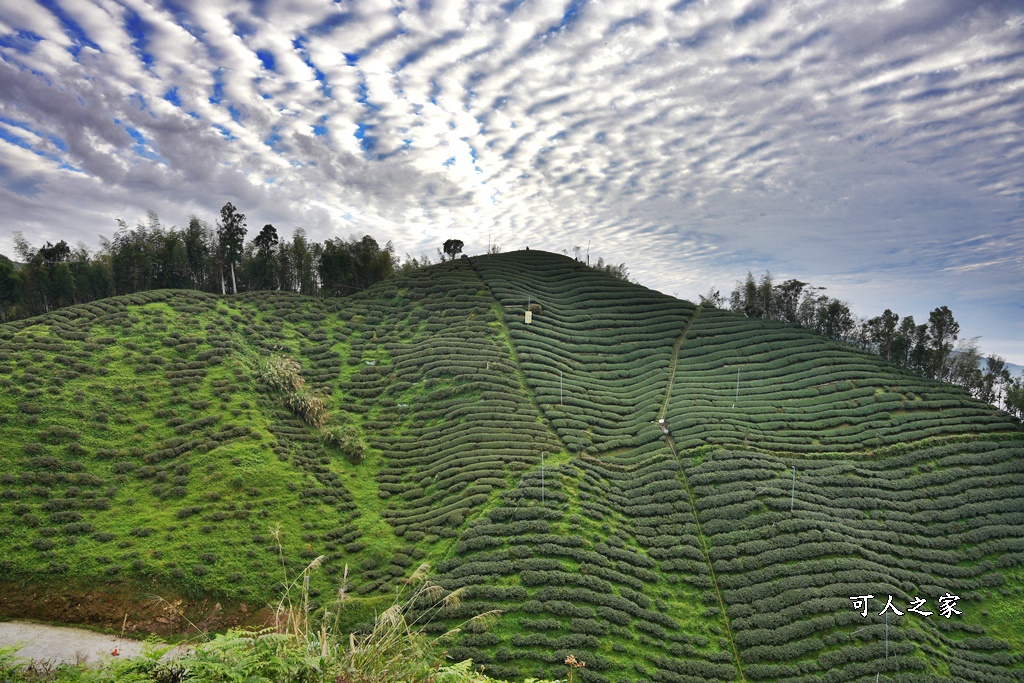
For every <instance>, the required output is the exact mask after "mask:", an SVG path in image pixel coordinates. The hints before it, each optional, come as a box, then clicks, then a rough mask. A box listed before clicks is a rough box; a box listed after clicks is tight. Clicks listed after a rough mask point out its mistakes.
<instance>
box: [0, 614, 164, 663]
mask: <svg viewBox="0 0 1024 683" xmlns="http://www.w3.org/2000/svg"><path fill="white" fill-rule="evenodd" d="M10 645H22V647H21V648H20V649H19V650H18V652H17V657H19V658H22V659H27V660H32V661H47V662H50V661H52V662H55V663H64V662H67V663H71V664H74V663H76V662H99V661H103V660H109V659H111V658H112V656H113V655H112V654H111V653H113V651H114V648H117V652H118V655H117V656H119V657H138V656H139V655H141V654H142V649H143V647H144V646H145V643H143V642H142V641H140V640H132V639H131V638H121V637H120V636H117V635H107V634H103V633H96V632H95V631H87V630H85V629H80V628H68V627H65V626H47V625H45V624H31V623H28V622H24V621H7V622H0V647H7V646H10Z"/></svg>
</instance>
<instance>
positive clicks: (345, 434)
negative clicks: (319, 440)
mask: <svg viewBox="0 0 1024 683" xmlns="http://www.w3.org/2000/svg"><path fill="white" fill-rule="evenodd" d="M323 440H324V443H325V444H327V445H330V446H334V447H335V448H337V449H338V450H339V451H341V453H342V455H344V456H345V459H346V460H348V461H349V462H350V463H352V464H353V465H358V464H359V463H361V462H362V461H363V457H364V456H365V454H366V444H365V442H364V441H363V438H362V434H360V432H359V429H358V428H357V427H355V426H354V425H342V426H333V425H332V426H330V427H327V428H326V429H324V431H323Z"/></svg>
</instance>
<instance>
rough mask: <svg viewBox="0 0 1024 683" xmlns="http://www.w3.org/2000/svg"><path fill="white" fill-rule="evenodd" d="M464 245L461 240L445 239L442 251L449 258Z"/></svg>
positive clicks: (457, 252)
mask: <svg viewBox="0 0 1024 683" xmlns="http://www.w3.org/2000/svg"><path fill="white" fill-rule="evenodd" d="M463 246H465V245H464V244H463V242H462V240H454V239H452V240H445V242H444V247H443V248H444V253H445V254H446V255H447V256H448V258H449V259H454V258H455V257H456V256H458V255H459V254H461V253H462V247H463Z"/></svg>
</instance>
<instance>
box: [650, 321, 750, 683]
mask: <svg viewBox="0 0 1024 683" xmlns="http://www.w3.org/2000/svg"><path fill="white" fill-rule="evenodd" d="M700 312H701V307H700V306H697V308H696V309H695V310H694V312H693V315H692V316H690V319H689V320H688V321H687V322H686V327H684V328H683V331H682V332H680V333H679V336H678V337H677V338H676V343H675V345H674V346H673V347H672V359H671V360H670V361H669V366H668V385H667V386H666V387H665V401H664V403H662V405H661V412H660V413H659V414H658V418H659V419H664V417H665V415H666V414H667V413H668V404H669V400H670V399H671V398H672V385H673V384H675V381H676V367H677V366H678V365H679V349H680V348H681V347H682V345H683V342H684V341H686V333H687V332H688V331H689V330H690V326H691V325H692V324H693V321H694V320H696V319H697V316H698V315H700ZM665 443H666V444H668V447H669V448H670V449H671V450H672V455H673V456H675V459H676V464H677V465H678V466H679V469H678V470H677V471H678V474H679V480H680V481H681V482H682V483H683V488H684V489H685V490H686V496H687V498H688V499H689V501H690V509H691V510H692V511H693V520H694V522H696V523H697V538H698V539H699V540H700V547H701V552H702V553H703V554H704V560H705V561H706V562H707V563H708V570H709V571H710V572H711V583H712V585H714V587H715V594H716V595H717V596H718V606H719V608H720V609H721V610H722V620H723V621H724V622H725V633H726V635H727V636H728V637H729V644H730V645H732V654H733V657H734V658H735V659H736V670H737V671H738V672H739V674H740V680H741V681H744V682H746V680H747V679H746V677H745V676H744V675H743V664H742V663H741V662H740V652H739V649H738V648H737V647H736V640H735V639H734V638H733V637H732V625H731V624H730V623H729V615H728V613H727V612H726V610H725V600H724V599H723V598H722V591H721V590H720V589H719V587H718V579H717V577H716V576H715V566H714V563H713V562H712V561H711V552H710V548H709V546H708V540H707V537H706V536H705V535H704V529H703V527H702V526H701V524H700V515H698V514H697V501H696V499H695V498H694V497H693V490H692V489H691V488H690V482H689V480H688V479H687V478H686V471H685V470H684V469H683V461H682V460H681V459H680V458H679V451H678V450H676V442H675V439H673V438H672V435H671V434H670V433H666V434H665Z"/></svg>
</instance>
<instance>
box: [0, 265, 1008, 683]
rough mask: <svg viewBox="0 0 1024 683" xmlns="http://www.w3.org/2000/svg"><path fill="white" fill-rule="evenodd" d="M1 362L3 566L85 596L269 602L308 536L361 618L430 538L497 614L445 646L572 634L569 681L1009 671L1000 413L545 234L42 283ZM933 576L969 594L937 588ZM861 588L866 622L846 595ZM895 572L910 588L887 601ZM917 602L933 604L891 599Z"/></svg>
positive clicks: (528, 670)
mask: <svg viewBox="0 0 1024 683" xmlns="http://www.w3.org/2000/svg"><path fill="white" fill-rule="evenodd" d="M528 310H529V311H530V312H531V318H532V320H530V321H529V322H527V320H526V313H527V311H528ZM275 356H277V357H280V358H291V359H293V360H294V361H296V362H297V363H298V364H299V367H300V368H301V376H302V378H303V379H304V380H305V383H306V388H307V389H310V390H312V392H313V394H314V396H315V395H317V394H318V395H320V396H321V397H322V398H323V400H324V401H325V407H326V412H325V414H324V415H323V416H322V421H323V422H324V424H323V426H320V423H319V422H318V421H317V420H310V419H301V417H300V415H301V410H299V409H298V408H295V409H294V410H293V409H291V408H289V405H295V404H294V403H293V404H289V403H288V401H287V400H286V396H285V395H284V394H282V393H281V391H280V390H279V389H276V388H274V387H275V386H276V385H274V384H273V383H270V382H268V380H266V379H261V377H264V376H265V373H266V372H267V371H266V366H265V364H266V361H267V359H269V358H272V357H275ZM737 370H738V371H739V382H738V385H737V378H736V375H737ZM0 390H2V391H0V443H3V444H4V446H5V448H4V449H3V451H2V452H0V465H2V469H0V495H2V499H3V504H2V506H0V551H2V555H3V558H2V562H3V565H2V568H3V569H4V573H5V574H6V575H7V576H8V577H9V578H10V580H14V581H17V582H18V585H20V586H28V587H30V588H31V589H32V590H36V589H38V588H39V587H47V588H50V589H52V590H54V591H58V592H59V591H63V592H64V593H66V594H67V595H68V596H72V597H73V596H78V597H79V598H81V600H80V602H85V603H87V604H89V605H90V606H91V607H92V608H94V609H92V611H91V612H90V614H91V615H92V616H91V617H88V618H92V619H100V620H102V618H104V612H103V607H102V604H101V603H100V602H99V600H98V599H96V600H92V601H91V602H90V596H95V595H99V594H100V593H101V592H102V591H107V592H108V593H109V592H110V591H115V592H119V593H121V594H125V593H128V594H135V595H138V596H140V597H139V602H140V604H141V603H142V602H143V599H142V597H141V596H143V595H145V594H151V593H159V594H162V595H167V596H169V597H171V598H173V597H174V596H176V595H178V596H183V597H185V598H186V599H189V598H190V597H191V598H194V599H199V598H202V597H209V598H210V599H212V600H219V601H222V602H223V604H224V605H225V606H226V607H227V609H228V610H229V611H230V610H231V609H232V606H237V605H238V603H239V601H243V600H244V601H247V602H248V603H250V604H255V605H262V604H263V603H264V602H266V601H269V600H273V599H274V597H275V596H276V595H277V591H278V590H279V588H280V582H281V581H282V579H284V578H285V577H286V576H287V577H294V576H296V575H297V574H298V572H300V571H301V569H302V568H303V567H304V566H305V565H306V564H307V563H308V562H309V561H311V560H312V559H313V558H315V557H319V556H323V560H322V562H323V569H322V571H319V572H317V573H315V574H314V576H313V584H312V588H313V595H314V598H316V597H318V596H329V595H331V594H333V592H334V591H335V590H336V588H337V582H338V581H339V580H340V576H341V574H342V573H343V572H344V570H345V568H346V566H347V567H348V568H349V576H350V586H349V589H350V594H352V593H354V595H355V596H357V597H355V598H354V599H351V600H350V601H349V603H348V604H349V607H348V608H347V610H346V611H345V613H344V614H343V618H344V619H346V621H348V622H349V623H352V624H356V623H358V622H359V621H361V620H363V619H364V618H366V617H367V616H371V615H372V614H373V612H374V610H375V609H379V608H380V607H381V606H383V605H386V604H389V601H390V599H391V598H393V596H394V586H395V585H396V584H397V582H399V581H401V579H402V578H403V577H406V576H408V575H409V574H410V573H411V572H412V571H413V568H414V567H415V566H416V565H417V564H419V563H420V562H421V561H428V562H431V563H432V564H434V565H435V566H436V568H437V570H436V573H435V576H436V579H437V580H438V581H439V582H440V583H442V584H443V585H444V586H446V587H447V588H449V589H462V603H461V605H460V606H458V607H453V608H452V609H451V610H450V611H449V613H448V614H447V615H446V616H445V618H443V619H441V620H439V621H437V622H435V623H432V624H430V625H429V627H428V628H431V629H436V630H438V631H442V630H445V629H447V628H449V627H451V626H454V625H456V624H458V623H460V622H461V621H462V620H464V619H465V618H466V617H468V616H472V615H473V614H476V613H479V612H481V611H484V610H487V609H491V608H496V609H501V610H503V611H504V615H503V617H502V618H501V619H500V621H499V622H498V624H497V626H496V627H494V628H493V629H492V630H490V631H487V632H477V631H474V630H472V629H470V630H468V631H467V632H464V633H462V634H461V635H460V636H459V638H458V640H457V641H456V642H455V643H453V644H452V645H451V649H452V654H453V656H456V657H463V656H472V657H473V658H474V659H476V660H477V661H478V662H479V663H482V664H485V665H486V666H487V669H488V671H489V672H490V673H492V674H494V675H498V676H500V677H505V678H509V679H522V678H524V677H528V676H562V677H564V676H565V673H566V671H565V668H564V665H563V662H564V660H565V657H566V656H567V655H568V654H573V655H575V656H576V657H577V658H578V659H582V660H584V661H586V662H587V666H586V667H585V668H583V669H580V670H579V671H578V672H577V674H578V675H579V676H580V677H581V679H582V680H586V681H640V680H650V681H716V680H717V681H742V680H751V681H752V680H777V681H813V680H830V681H831V680H836V681H846V680H864V681H868V680H874V679H875V677H876V676H877V675H879V674H880V675H881V676H883V677H884V676H890V677H893V680H900V679H902V680H908V681H909V680H915V681H924V680H976V681H990V680H991V681H998V680H1007V681H1009V680H1019V679H1020V678H1021V676H1020V674H1021V671H1022V670H1024V668H1022V660H1021V657H1022V655H1024V626H1022V623H1024V621H1022V620H1021V619H1020V618H1019V617H1020V615H1019V605H1020V604H1021V602H1020V600H1021V595H1022V594H1024V569H1022V567H1024V550H1022V549H1024V486H1022V484H1024V470H1022V469H1021V468H1022V465H1021V463H1022V462H1024V433H1022V431H1021V430H1020V427H1019V425H1017V424H1016V423H1015V422H1014V421H1013V420H1012V419H1011V418H1009V417H1008V416H1006V415H1005V414H1003V413H1000V412H999V411H997V410H995V409H994V408H992V407H991V406H987V405H985V404H982V403H979V402H977V401H974V400H972V399H970V398H969V397H968V396H967V395H966V394H965V393H963V392H962V391H960V390H958V389H955V388H952V387H949V386H947V385H942V384H939V383H936V382H931V381H929V380H925V379H922V378H920V377H917V376H915V375H911V374H909V373H906V372H904V371H901V370H899V369H896V368H894V367H892V366H889V365H887V364H885V363H884V362H883V361H881V360H879V359H877V358H874V357H871V356H867V355H865V354H860V353H858V352H856V351H851V350H849V349H847V348H846V347H842V346H839V345H836V344H832V343H830V342H827V341H825V340H823V339H821V338H819V337H817V336H815V335H813V334H810V333H808V332H806V331H804V330H800V329H796V328H792V327H787V326H785V325H779V324H774V323H767V322H762V321H754V320H748V319H745V318H742V317H739V316H736V315H733V314H731V313H727V312H724V311H718V310H715V309H707V308H700V307H696V306H694V305H692V304H690V303H687V302H683V301H678V300H675V299H672V298H671V297H667V296H665V295H662V294H660V293H657V292H653V291H651V290H648V289H645V288H643V287H639V286H637V285H632V284H629V283H626V282H623V281H620V280H617V279H615V278H613V277H611V276H609V275H607V274H604V273H600V272H597V271H593V270H591V269H588V268H586V267H584V266H583V265H582V264H579V263H577V262H575V261H573V260H572V259H569V258H565V257H562V256H558V255H555V254H548V253H544V252H536V251H529V252H515V253H511V254H500V255H490V256H479V257H473V258H468V259H459V260H456V261H452V262H448V263H444V264H441V265H439V266H434V267H431V268H427V269H423V270H420V271H416V272H413V273H410V274H408V275H405V276H401V277H396V278H393V279H391V280H387V281H385V282H382V283H380V284H378V285H377V286H375V287H373V288H371V289H370V290H367V291H365V292H362V293H360V294H358V295H356V296H353V297H350V298H346V299H340V300H339V299H326V300H318V299H309V298H304V297H300V296H297V295H292V294H284V293H268V292H264V293H254V294H247V295H240V296H235V297H217V296H213V295H207V294H199V293H195V292H181V291H173V292H172V291H160V292H149V293H145V294H139V295H132V296H128V297H119V298H116V299H110V300H105V301H102V302H95V303H93V304H89V305H84V306H76V307H72V308H69V309H62V310H61V311H58V312H56V313H52V314H49V315H47V316H42V317H39V318H35V319H31V320H27V321H19V322H17V323H11V324H7V325H0ZM659 417H665V418H666V419H667V421H668V424H669V425H670V426H671V428H672V430H673V437H672V438H665V437H664V435H663V434H662V432H661V430H660V429H659V428H658V426H657V424H656V421H657V419H658V418H659ZM330 429H337V430H340V431H336V432H331V431H330ZM338 433H343V434H345V435H346V436H345V437H344V438H346V439H350V440H351V441H353V442H358V443H364V444H366V457H365V459H364V460H362V462H359V463H358V464H353V462H350V460H349V459H347V458H346V452H347V451H348V446H346V445H344V444H341V443H340V442H339V440H338V438H339V437H337V436H332V434H335V435H336V434H338ZM348 458H352V456H351V453H349V455H348ZM357 459H358V458H353V461H355V460H357ZM277 527H279V528H280V534H279V535H277V534H275V532H274V529H275V528H277ZM278 538H279V539H280V546H279V545H278ZM946 592H949V593H950V594H951V595H956V596H959V599H960V601H959V603H958V605H959V609H960V610H961V612H962V614H960V615H951V618H949V619H946V618H945V617H943V616H941V615H940V614H938V613H937V609H936V608H937V607H938V604H937V600H938V599H939V597H940V596H942V595H943V594H945V593H946ZM8 593H10V591H9V592H8ZM867 594H871V595H874V596H875V598H874V599H872V601H871V603H870V607H871V611H870V612H869V613H868V616H866V617H862V616H861V614H860V612H858V611H856V610H855V609H854V604H853V603H852V601H851V600H850V598H851V596H858V595H867ZM888 595H892V596H893V601H894V605H895V606H896V607H898V608H899V609H900V610H901V611H904V612H905V613H904V615H903V616H896V615H895V614H894V613H890V620H889V622H888V625H887V624H886V620H885V618H884V617H883V616H879V614H878V613H879V612H880V611H881V610H882V608H883V606H884V605H885V598H886V597H887V596H888ZM915 597H920V598H925V599H927V601H928V602H927V607H928V609H931V610H932V611H934V612H936V613H935V614H933V615H932V616H930V617H924V616H917V615H913V614H907V613H906V607H907V606H908V604H910V601H911V600H912V599H913V598H915ZM4 605H8V606H9V608H8V607H4V609H7V610H8V611H9V612H10V611H11V610H14V609H15V608H14V607H13V606H11V605H13V602H12V601H11V598H10V596H8V597H6V598H4V597H0V607H2V606H4ZM19 609H24V607H22V608H19ZM119 609H120V608H119ZM108 611H110V612H111V613H110V614H106V615H105V618H107V619H108V620H109V621H110V622H111V623H112V622H113V621H114V620H115V619H116V621H117V623H118V624H120V623H121V621H120V620H121V618H122V616H123V612H122V611H118V613H117V614H116V615H115V614H113V613H112V612H113V609H110V610H108ZM40 614H43V613H42V612H41V613H40ZM83 614H84V613H83ZM49 616H51V617H52V616H53V615H49ZM82 618H83V619H85V618H87V617H86V616H83V617H82ZM132 619H134V620H136V622H137V623H139V624H143V623H148V622H145V620H144V619H143V618H142V617H135V616H133V617H132ZM886 632H888V639H889V644H888V650H886V644H885V643H886V641H885V637H886V636H885V634H886ZM887 653H888V654H887Z"/></svg>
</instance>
